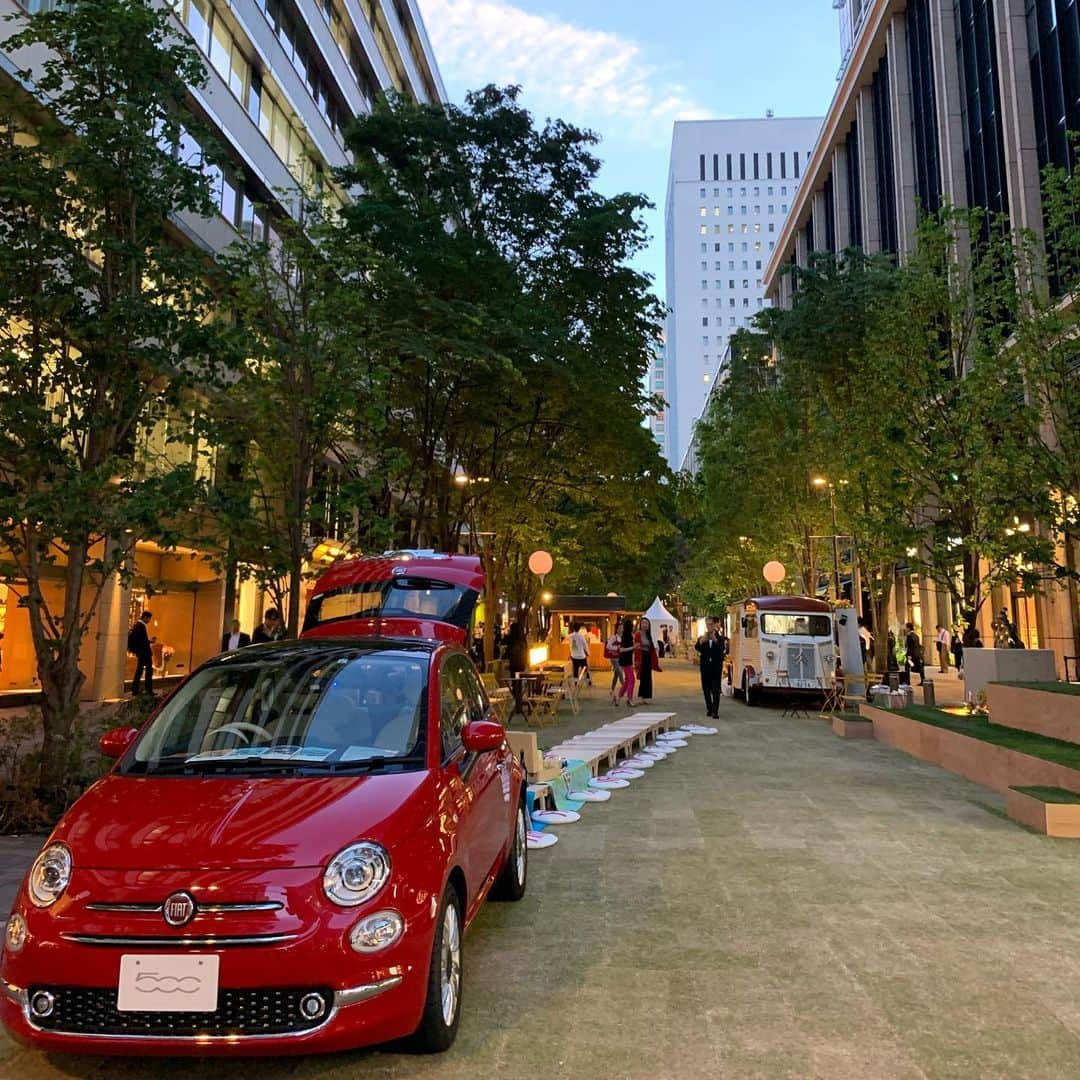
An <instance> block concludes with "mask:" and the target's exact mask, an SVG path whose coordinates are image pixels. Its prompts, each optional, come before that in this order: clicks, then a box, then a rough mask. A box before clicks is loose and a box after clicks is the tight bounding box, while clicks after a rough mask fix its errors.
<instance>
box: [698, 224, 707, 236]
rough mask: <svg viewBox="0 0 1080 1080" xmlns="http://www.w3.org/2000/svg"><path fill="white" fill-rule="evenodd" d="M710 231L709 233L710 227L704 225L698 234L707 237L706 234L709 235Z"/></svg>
mask: <svg viewBox="0 0 1080 1080" xmlns="http://www.w3.org/2000/svg"><path fill="white" fill-rule="evenodd" d="M708 231H709V226H708V225H702V226H701V227H700V228H699V229H698V232H699V233H700V234H701V235H702V236H704V235H705V234H706V233H707V232H708Z"/></svg>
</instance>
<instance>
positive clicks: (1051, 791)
mask: <svg viewBox="0 0 1080 1080" xmlns="http://www.w3.org/2000/svg"><path fill="white" fill-rule="evenodd" d="M1012 790H1013V791H1019V792H1020V794H1021V795H1030V796H1031V797H1032V798H1033V799H1038V800H1039V802H1045V803H1073V804H1076V803H1080V795H1078V794H1077V793H1076V792H1075V791H1066V790H1065V789H1064V788H1061V787H1014V788H1013V789H1012Z"/></svg>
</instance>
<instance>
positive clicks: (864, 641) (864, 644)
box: [859, 619, 874, 671]
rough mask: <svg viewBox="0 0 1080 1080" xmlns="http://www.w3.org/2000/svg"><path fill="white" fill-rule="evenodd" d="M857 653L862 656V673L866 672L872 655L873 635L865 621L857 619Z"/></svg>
mask: <svg viewBox="0 0 1080 1080" xmlns="http://www.w3.org/2000/svg"><path fill="white" fill-rule="evenodd" d="M859 652H860V653H861V654H862V666H863V671H866V670H867V667H868V665H869V663H870V658H871V657H872V656H873V655H874V635H873V634H871V633H870V627H869V626H867V625H866V620H865V619H859Z"/></svg>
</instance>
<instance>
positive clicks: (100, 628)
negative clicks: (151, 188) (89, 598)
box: [0, 0, 446, 699]
mask: <svg viewBox="0 0 1080 1080" xmlns="http://www.w3.org/2000/svg"><path fill="white" fill-rule="evenodd" d="M53 3H54V0H0V16H4V17H11V16H15V17H19V16H25V15H34V14H36V13H37V12H39V11H42V10H45V9H46V8H48V7H51V6H52V5H53ZM171 6H172V8H173V11H174V18H175V20H176V28H177V31H178V32H179V33H183V34H186V35H188V36H189V37H190V38H191V40H192V41H193V42H194V44H195V45H196V46H197V47H198V49H199V51H200V53H201V55H202V58H203V60H204V63H205V67H206V73H207V80H206V83H205V85H204V86H202V87H200V88H192V89H191V91H190V100H189V103H188V104H189V107H190V108H191V109H192V111H193V112H195V113H197V114H198V115H199V117H200V118H201V119H202V120H203V121H204V123H205V124H206V125H207V126H208V127H209V128H210V129H212V131H213V134H214V136H215V138H216V141H217V142H218V144H219V147H221V148H224V150H225V151H226V153H227V157H228V159H229V161H228V164H227V165H225V166H224V167H217V166H209V165H207V166H204V168H205V169H206V170H207V171H208V173H209V174H210V177H211V183H212V186H213V193H214V197H215V200H216V203H217V207H218V214H217V215H216V216H214V217H213V218H196V217H192V216H187V217H184V218H182V219H179V220H177V221H176V222H175V224H176V226H177V229H178V232H179V233H180V235H181V236H182V237H183V238H185V239H186V240H187V242H190V243H192V244H197V245H200V246H202V247H203V248H205V249H207V250H210V251H221V250H224V249H225V248H227V247H228V246H229V245H230V244H231V243H233V242H234V241H235V240H237V238H238V237H240V236H249V237H252V238H254V239H256V240H265V241H267V242H268V243H269V244H270V245H271V247H273V244H274V239H275V235H276V230H275V221H276V220H280V219H281V218H282V217H283V216H284V215H295V214H296V212H297V211H298V209H299V207H298V202H297V201H296V200H294V199H293V198H292V196H291V194H290V193H293V192H298V191H299V190H300V188H303V189H304V190H306V191H308V192H309V193H316V194H320V195H321V196H322V197H323V198H324V199H326V200H327V201H329V202H331V203H333V202H335V201H336V202H338V203H344V202H345V201H347V199H348V193H347V192H345V191H341V190H339V189H338V188H337V187H336V186H335V184H334V182H333V180H332V178H331V170H332V169H333V168H334V167H335V166H341V165H345V164H346V163H347V160H348V159H347V154H346V150H345V143H344V131H345V129H346V128H347V126H348V124H349V122H350V121H351V120H352V119H353V117H355V116H358V115H362V114H364V113H367V112H370V110H371V107H372V103H373V101H374V99H375V97H376V95H377V94H379V93H380V92H381V91H384V90H394V91H396V92H398V93H400V94H402V95H405V96H407V97H411V98H412V99H414V100H417V101H421V102H429V103H431V102H438V101H444V100H445V99H446V92H445V89H444V87H443V83H442V79H441V76H440V74H439V69H438V65H437V64H436V61H435V56H434V53H433V51H432V48H431V43H430V41H429V40H428V36H427V32H426V30H425V28H424V23H423V19H422V17H421V14H420V10H419V7H418V5H417V2H416V0H228V2H226V0H176V2H175V3H173V4H172V5H171ZM17 30H18V21H17V18H16V21H10V19H8V18H5V21H4V22H2V23H0V79H3V80H15V79H16V78H17V72H18V71H19V70H21V69H30V70H31V72H32V71H33V69H34V67H35V61H37V62H40V61H41V60H43V59H44V56H41V57H35V56H34V55H33V54H29V55H28V54H27V52H26V51H24V52H23V53H22V54H20V55H17V56H13V55H10V54H9V52H8V51H7V50H5V48H4V40H5V39H6V38H8V37H10V36H11V35H12V34H13V33H15V32H17ZM26 90H27V91H28V93H30V94H33V93H34V92H35V91H34V86H33V84H32V83H31V84H30V85H28V86H27V87H26ZM175 152H176V153H177V154H179V155H181V156H182V157H183V159H184V160H188V161H191V162H192V163H197V162H199V161H201V149H200V147H199V146H198V145H197V144H196V142H195V141H194V140H193V139H192V138H191V137H190V136H187V137H185V138H184V139H182V140H181V143H180V145H179V146H178V147H176V148H175ZM160 436H161V442H162V446H159V447H156V448H155V447H149V446H148V447H146V448H145V449H146V451H147V452H150V451H154V452H158V453H160V452H162V447H163V446H164V443H165V433H164V432H161V433H160ZM155 437H156V436H152V437H151V439H153V438H155ZM200 449H201V450H202V451H206V450H207V448H200ZM136 453H137V454H138V453H139V450H138V449H137V450H136ZM192 453H193V454H194V453H196V451H192ZM199 458H200V460H202V461H204V462H205V467H206V468H207V469H211V470H212V469H213V467H214V466H213V448H209V453H205V452H204V453H201V454H199ZM325 472H326V476H325V477H323V476H322V475H321V474H320V476H319V477H317V478H316V483H317V485H319V486H320V489H321V487H326V488H327V489H329V488H330V487H332V486H333V484H334V483H335V477H334V475H333V469H332V467H331V465H330V464H329V463H328V465H327V467H326V470H325ZM344 530H345V527H344V526H343V525H342V523H341V522H340V521H338V520H337V519H336V518H335V517H334V515H333V513H332V512H331V510H330V503H329V501H328V500H327V521H326V522H325V527H323V528H318V527H317V523H316V525H313V527H312V535H311V547H312V557H313V559H314V560H316V561H317V560H318V558H319V555H320V553H324V554H326V557H327V558H330V557H332V556H333V554H334V553H335V552H340V550H341V548H340V547H337V546H336V544H335V542H336V541H338V540H341V539H343V536H342V533H343V531H344ZM131 569H132V572H133V574H132V577H131V579H130V580H129V581H127V582H121V581H120V580H119V579H115V580H114V582H113V583H112V584H110V586H109V587H108V588H107V589H106V591H105V593H104V594H103V596H102V602H101V604H100V606H99V609H98V612H97V614H96V616H95V620H94V623H93V624H92V626H91V628H90V632H89V634H88V635H87V637H86V639H85V641H84V646H83V655H82V667H83V670H84V671H85V672H86V674H87V676H88V678H87V682H86V684H85V689H84V694H85V696H86V697H87V698H93V699H96V698H106V697H117V696H119V695H120V694H121V693H122V692H123V684H124V680H125V677H130V675H131V668H132V667H133V666H134V662H133V660H132V659H131V658H129V657H127V655H126V637H127V630H128V627H129V626H130V625H131V623H132V622H133V621H134V619H135V618H136V617H137V615H138V613H139V612H140V611H141V610H143V608H144V607H145V608H149V609H151V610H152V612H153V615H154V622H153V624H152V626H151V633H152V634H153V636H155V637H156V638H157V639H158V645H157V648H156V652H155V662H156V665H157V666H158V668H159V670H158V674H172V673H176V674H184V673H186V672H187V671H190V670H191V669H192V668H194V667H196V666H197V665H198V664H200V663H202V662H203V661H204V660H206V659H207V658H208V657H210V656H212V655H214V654H215V653H216V652H218V651H219V648H220V640H221V633H222V624H223V620H224V610H225V607H224V605H225V595H226V589H225V582H224V581H223V579H222V577H221V574H220V572H219V570H217V569H216V568H215V566H214V564H213V562H212V561H211V559H210V558H209V557H208V555H207V554H206V553H203V552H201V551H199V550H198V549H197V548H196V547H178V548H170V549H167V550H166V549H162V548H159V547H158V546H157V545H156V544H153V543H150V542H143V541H140V542H138V543H137V544H136V546H135V551H134V555H133V565H132V567H131ZM24 586H25V583H24V582H20V581H19V580H18V579H17V578H16V577H10V576H9V577H6V578H3V579H2V580H0V634H2V635H3V637H2V639H0V640H2V641H3V663H2V668H0V693H4V692H12V691H24V690H33V689H34V687H35V686H36V684H37V675H36V666H35V660H34V651H33V646H32V643H31V640H30V633H29V621H28V618H27V615H26V610H25V608H24V607H22V606H20V600H21V598H22V596H23V595H24V593H25V588H24ZM57 590H60V593H61V595H52V594H50V586H49V585H48V583H46V585H45V591H46V594H47V599H48V601H49V602H50V606H52V607H53V608H54V609H56V608H57V606H58V605H61V606H62V585H61V584H59V583H58V584H57V585H56V586H55V587H54V588H53V589H52V592H53V593H56V591H57ZM264 602H265V598H264V597H263V596H262V595H261V594H260V593H259V592H258V590H257V589H256V587H255V586H254V584H253V582H251V581H244V582H242V583H240V585H239V587H238V590H237V608H236V613H237V615H238V616H239V617H240V619H241V622H242V624H243V627H244V629H245V630H247V631H251V630H252V629H254V626H255V625H256V624H257V623H258V621H259V620H260V619H261V610H262V607H263V604H264Z"/></svg>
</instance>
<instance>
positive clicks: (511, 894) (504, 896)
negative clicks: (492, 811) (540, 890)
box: [491, 801, 529, 901]
mask: <svg viewBox="0 0 1080 1080" xmlns="http://www.w3.org/2000/svg"><path fill="white" fill-rule="evenodd" d="M528 829H529V826H528V822H527V821H526V818H525V804H524V803H523V802H520V801H519V802H518V807H517V813H516V814H515V815H514V835H513V836H512V837H511V838H510V850H509V851H508V852H507V854H506V865H505V866H504V867H503V868H502V872H501V873H500V874H499V876H498V877H497V878H496V879H495V884H494V885H493V886H492V888H491V898H492V900H511V901H513V900H520V899H521V898H522V897H523V896H524V895H525V886H526V883H527V882H528V878H529V846H528V844H527V843H526V842H525V834H526V832H528Z"/></svg>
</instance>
